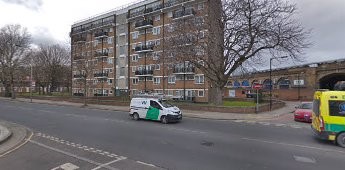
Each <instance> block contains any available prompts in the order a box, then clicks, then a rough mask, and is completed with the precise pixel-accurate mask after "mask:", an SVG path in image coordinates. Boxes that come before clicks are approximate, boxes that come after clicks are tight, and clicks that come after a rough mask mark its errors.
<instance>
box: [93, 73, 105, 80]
mask: <svg viewBox="0 0 345 170" xmlns="http://www.w3.org/2000/svg"><path fill="white" fill-rule="evenodd" d="M93 77H94V78H98V79H107V78H108V73H96V74H94V75H93Z"/></svg>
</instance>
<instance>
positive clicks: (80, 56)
mask: <svg viewBox="0 0 345 170" xmlns="http://www.w3.org/2000/svg"><path fill="white" fill-rule="evenodd" d="M83 59H84V57H83V56H82V55H76V56H74V57H73V60H83Z"/></svg>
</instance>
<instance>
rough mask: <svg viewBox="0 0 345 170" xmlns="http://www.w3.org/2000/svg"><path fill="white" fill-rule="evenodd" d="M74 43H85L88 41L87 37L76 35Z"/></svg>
mask: <svg viewBox="0 0 345 170" xmlns="http://www.w3.org/2000/svg"><path fill="white" fill-rule="evenodd" d="M73 42H74V43H84V42H86V37H75V38H73Z"/></svg>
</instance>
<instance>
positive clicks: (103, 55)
mask: <svg viewBox="0 0 345 170" xmlns="http://www.w3.org/2000/svg"><path fill="white" fill-rule="evenodd" d="M108 55H109V53H108V52H96V53H95V57H98V58H100V57H108Z"/></svg>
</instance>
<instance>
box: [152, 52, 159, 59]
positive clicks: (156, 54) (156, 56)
mask: <svg viewBox="0 0 345 170" xmlns="http://www.w3.org/2000/svg"><path fill="white" fill-rule="evenodd" d="M159 57H160V52H155V53H153V56H152V59H153V60H159Z"/></svg>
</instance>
